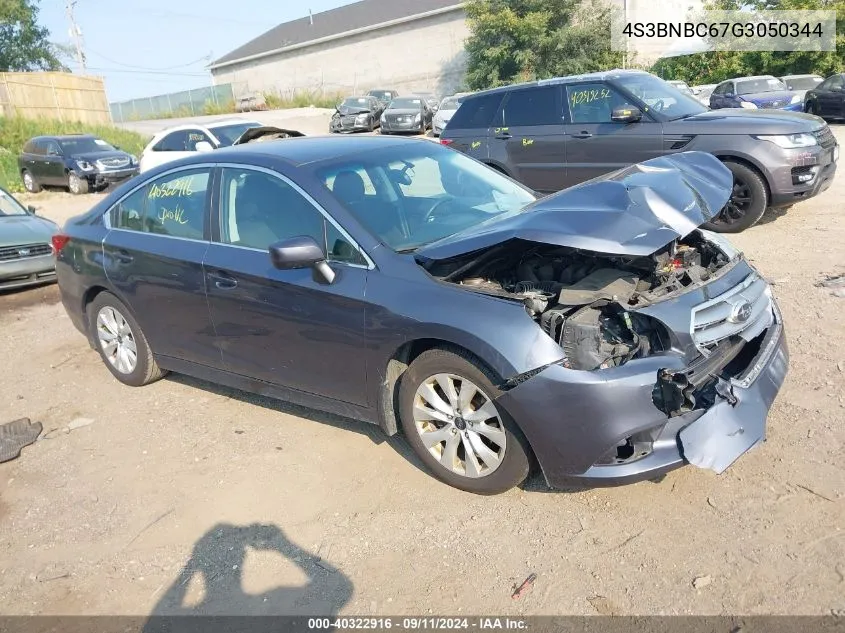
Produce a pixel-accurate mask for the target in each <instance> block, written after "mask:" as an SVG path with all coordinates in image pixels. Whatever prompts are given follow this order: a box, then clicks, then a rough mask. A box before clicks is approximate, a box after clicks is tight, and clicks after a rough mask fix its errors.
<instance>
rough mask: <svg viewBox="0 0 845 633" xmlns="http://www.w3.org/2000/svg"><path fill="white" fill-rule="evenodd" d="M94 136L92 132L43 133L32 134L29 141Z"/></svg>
mask: <svg viewBox="0 0 845 633" xmlns="http://www.w3.org/2000/svg"><path fill="white" fill-rule="evenodd" d="M81 138H96V137H95V136H94V135H93V134H45V135H42V136H33V137H32V138H31V139H29V140H30V141H62V140H65V139H81Z"/></svg>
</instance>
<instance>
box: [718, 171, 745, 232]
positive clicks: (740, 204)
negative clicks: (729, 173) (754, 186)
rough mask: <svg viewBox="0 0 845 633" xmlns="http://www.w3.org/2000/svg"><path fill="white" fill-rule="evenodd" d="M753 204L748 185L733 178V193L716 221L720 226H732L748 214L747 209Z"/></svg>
mask: <svg viewBox="0 0 845 633" xmlns="http://www.w3.org/2000/svg"><path fill="white" fill-rule="evenodd" d="M752 202H753V198H752V195H751V189H750V188H749V186H748V183H746V182H744V181H742V180H740V179H738V178H736V177H734V186H733V191H732V192H731V199H730V200H728V203H727V204H726V205H725V208H724V209H722V213H721V214H720V215H719V219H718V221H719V222H720V223H722V224H734V223H735V222H739V221H740V220H742V219H743V218H744V217H745V215H746V214H747V213H748V209H749V207H750V206H751V203H752Z"/></svg>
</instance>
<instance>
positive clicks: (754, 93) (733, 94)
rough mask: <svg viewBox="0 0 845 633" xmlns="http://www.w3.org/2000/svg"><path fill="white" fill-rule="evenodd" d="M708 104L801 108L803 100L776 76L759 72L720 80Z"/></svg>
mask: <svg viewBox="0 0 845 633" xmlns="http://www.w3.org/2000/svg"><path fill="white" fill-rule="evenodd" d="M710 108H711V109H713V110H718V109H720V108H745V109H747V110H757V109H776V110H792V111H793V112H802V111H803V110H804V100H803V99H802V98H801V95H799V94H798V93H797V92H795V91H794V90H790V89H789V88H787V87H786V84H785V83H783V82H782V81H781V80H780V79H778V78H777V77H773V76H771V75H760V76H758V77H742V78H739V79H729V80H728V81H723V82H722V83H720V84H719V85H718V86H716V88H714V89H713V92H712V94H711V95H710Z"/></svg>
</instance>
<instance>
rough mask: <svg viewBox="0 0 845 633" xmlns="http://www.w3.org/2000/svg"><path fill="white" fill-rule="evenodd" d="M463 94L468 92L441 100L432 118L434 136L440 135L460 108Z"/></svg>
mask: <svg viewBox="0 0 845 633" xmlns="http://www.w3.org/2000/svg"><path fill="white" fill-rule="evenodd" d="M463 96H466V93H461V94H456V95H452V96H451V97H446V98H445V99H443V101H441V102H440V105H439V106H438V108H437V112H435V113H434V116H433V117H432V118H431V131H432V132H433V133H434V136H440V133H441V132H442V131H443V129H444V128H445V127H446V124H447V123H448V122H449V119H451V118H452V115H453V114H455V111H456V110H457V109H458V106H459V105H460V99H461V97H463Z"/></svg>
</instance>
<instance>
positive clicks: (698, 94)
mask: <svg viewBox="0 0 845 633" xmlns="http://www.w3.org/2000/svg"><path fill="white" fill-rule="evenodd" d="M718 85H719V84H701V85H700V86H692V93H693V95H694V96H695V99H696V100H697V101H698V102H699V103H701V104H702V105H705V106H707V107H708V108H709V107H710V95H711V94H713V89H714V88H715V87H716V86H718Z"/></svg>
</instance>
